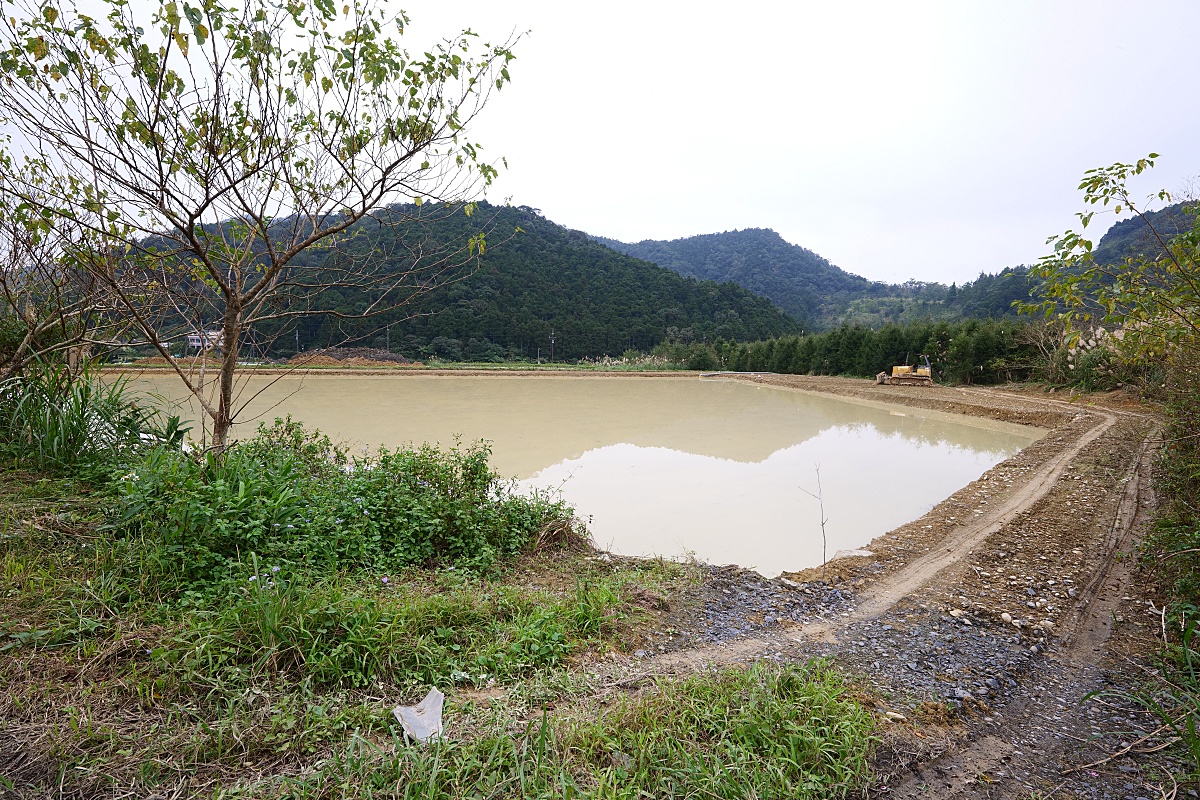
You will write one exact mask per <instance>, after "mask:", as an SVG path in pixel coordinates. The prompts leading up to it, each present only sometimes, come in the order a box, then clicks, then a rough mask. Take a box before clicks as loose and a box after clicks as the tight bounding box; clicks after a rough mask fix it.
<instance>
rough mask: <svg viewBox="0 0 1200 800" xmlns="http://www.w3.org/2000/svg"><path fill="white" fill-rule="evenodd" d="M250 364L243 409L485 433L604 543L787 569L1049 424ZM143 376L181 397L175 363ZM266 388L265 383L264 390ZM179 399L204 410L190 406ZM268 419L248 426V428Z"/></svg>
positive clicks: (386, 438)
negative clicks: (295, 372)
mask: <svg viewBox="0 0 1200 800" xmlns="http://www.w3.org/2000/svg"><path fill="white" fill-rule="evenodd" d="M268 384H269V379H267V378H263V377H257V378H251V379H250V382H249V383H248V384H247V385H246V386H245V387H244V388H243V390H242V395H243V397H245V398H250V397H251V396H254V399H253V400H251V402H250V405H249V406H248V410H247V413H246V414H244V415H243V419H247V420H252V419H253V418H254V417H256V416H257V417H260V418H263V419H270V418H273V417H275V416H282V415H284V414H291V415H292V416H293V417H294V418H296V419H300V420H303V421H304V422H305V423H306V424H307V425H309V426H311V427H318V428H320V429H321V430H323V431H325V432H326V433H328V434H329V435H330V436H331V437H332V438H334V439H335V440H341V441H345V442H349V443H352V444H353V445H354V446H356V447H363V446H368V447H375V446H378V445H385V446H387V447H393V448H394V447H398V446H400V445H403V444H406V443H412V442H440V443H442V444H449V443H451V442H453V441H454V440H455V438H456V437H461V439H462V440H463V441H472V440H478V439H488V440H490V441H491V442H492V443H493V444H492V447H493V464H494V465H495V467H496V469H497V470H499V471H500V472H501V473H502V474H504V475H511V476H514V477H516V478H518V479H520V480H521V481H522V483H523V484H524V485H528V486H538V487H553V488H554V489H555V490H556V491H560V492H561V493H562V495H563V497H564V498H565V499H566V500H568V501H569V502H570V503H572V504H573V505H574V506H575V508H576V509H577V511H578V512H579V514H580V516H581V517H582V518H584V519H590V524H589V528H590V530H591V531H592V535H593V537H594V538H595V540H596V542H597V544H599V545H600V546H602V547H605V548H607V549H611V550H613V551H614V552H618V553H625V554H630V555H665V556H671V557H675V556H679V555H683V554H686V553H693V554H695V556H696V557H697V558H700V559H702V560H704V561H709V562H713V563H718V564H725V563H737V564H741V565H743V566H747V567H752V568H755V569H757V570H759V571H760V572H762V573H763V574H765V575H776V574H778V573H779V572H782V571H785V570H795V569H800V568H802V567H806V566H812V565H815V564H820V563H821V535H820V525H819V523H820V510H819V505H818V503H817V501H816V500H815V499H813V498H812V497H810V496H808V495H807V494H806V493H805V491H808V492H812V493H813V494H815V493H816V492H817V468H818V466H819V468H820V480H821V486H822V489H823V497H824V505H825V516H826V518H827V519H828V522H827V524H826V532H827V536H828V548H827V549H828V553H829V555H833V553H834V552H835V551H837V550H841V549H853V548H858V547H861V546H863V545H864V544H866V543H867V542H869V541H870V540H871V539H872V538H874V537H875V536H877V535H879V534H880V533H883V532H885V531H887V530H890V529H891V528H894V527H896V526H898V525H901V524H903V523H905V522H907V521H909V520H912V519H915V518H916V517H918V516H920V515H921V514H923V513H925V512H926V511H927V510H929V509H930V508H932V507H933V506H934V505H936V504H937V503H938V502H939V501H941V500H942V499H944V498H945V497H947V496H949V495H950V494H952V493H953V492H955V491H956V490H958V489H959V488H961V487H963V486H965V485H966V484H968V483H970V482H971V481H972V480H974V479H975V478H977V477H978V476H979V475H981V474H982V473H983V472H985V471H986V470H987V469H988V468H990V467H991V466H993V465H994V464H996V463H998V462H999V461H1002V460H1003V459H1005V458H1007V457H1009V456H1010V455H1012V454H1013V453H1015V452H1016V451H1017V450H1019V449H1020V448H1022V447H1024V446H1026V445H1027V444H1029V443H1031V442H1033V441H1035V440H1036V439H1037V438H1039V436H1040V435H1041V432H1040V431H1038V430H1036V429H1033V428H1028V427H1024V426H1020V425H1010V424H1004V423H997V422H992V421H988V420H979V419H974V418H969V417H961V416H955V415H949V414H940V413H938V412H930V411H917V410H913V409H899V408H897V407H895V406H886V405H883V404H874V403H864V402H857V401H849V400H845V399H839V398H834V397H829V396H824V395H817V394H806V393H801V392H794V391H787V390H784V389H776V388H772V387H766V386H753V385H749V384H744V383H736V382H732V381H721V380H698V379H697V378H695V377H681V378H634V377H631V378H595V377H570V376H564V377H557V376H555V377H545V376H542V377H535V378H529V377H519V376H501V375H498V376H495V377H492V376H488V377H478V376H439V375H397V376H344V375H340V376H333V375H328V376H326V375H321V376H306V377H303V378H300V377H288V378H285V379H282V380H279V381H277V382H275V383H274V384H273V385H268ZM134 386H135V388H141V389H144V390H151V391H154V392H155V393H157V394H159V395H161V396H163V397H167V398H174V399H179V398H181V397H183V396H184V393H183V392H182V391H181V387H180V385H179V384H178V382H177V381H176V380H175V379H173V378H170V377H167V376H151V377H146V378H141V379H138V380H135V381H134ZM255 395H256V396H255ZM182 414H183V415H184V416H187V417H191V418H195V417H196V415H195V414H194V413H192V412H190V411H189V410H188V408H186V407H184V408H183V409H182ZM256 424H257V422H253V421H252V422H249V423H244V424H242V425H240V426H238V427H237V428H235V431H236V432H237V433H236V435H238V436H241V437H246V436H249V435H251V433H252V432H253V427H254V425H256Z"/></svg>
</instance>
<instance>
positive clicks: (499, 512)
mask: <svg viewBox="0 0 1200 800" xmlns="http://www.w3.org/2000/svg"><path fill="white" fill-rule="evenodd" d="M488 456H489V450H488V448H487V446H486V445H484V444H482V443H481V444H477V445H473V446H471V447H467V448H460V447H455V448H453V449H451V450H449V451H441V450H438V449H437V448H436V447H433V446H430V445H422V446H421V447H418V448H415V449H411V450H398V451H394V452H392V451H387V450H383V451H381V452H380V454H379V456H378V457H376V458H370V459H368V458H358V459H353V460H349V461H347V460H345V454H344V453H343V452H342V451H340V450H339V449H338V448H336V447H334V446H333V445H332V444H331V443H330V441H329V440H328V438H326V437H324V436H321V435H319V434H313V433H307V432H305V431H304V430H303V428H302V427H301V426H300V425H299V424H298V423H295V422H292V421H291V420H290V419H288V420H276V422H275V424H274V425H273V426H272V427H270V428H267V427H266V426H265V425H262V426H260V430H259V434H258V436H257V437H255V438H254V439H251V440H250V441H248V442H245V443H238V444H235V445H232V446H231V447H229V448H227V449H226V450H225V451H223V452H222V453H220V454H216V453H208V454H204V455H202V456H200V457H193V456H190V455H188V454H184V453H180V452H176V451H173V450H169V449H167V448H158V449H155V450H153V451H152V452H150V453H149V454H147V456H146V458H145V460H144V461H143V462H142V463H141V464H139V465H137V466H135V467H134V468H133V469H132V470H131V471H130V472H129V473H128V474H127V475H125V476H124V478H122V479H121V481H120V482H119V484H118V486H117V491H118V495H119V498H120V506H121V509H122V513H121V516H120V518H119V519H118V520H116V521H115V522H114V526H115V527H116V528H117V529H118V530H121V531H124V532H126V533H127V534H129V535H133V534H136V535H138V536H140V537H142V538H144V539H146V540H148V541H151V542H154V543H156V545H157V549H156V551H155V557H156V558H157V559H158V560H159V563H160V568H161V569H162V571H163V575H164V579H165V580H167V581H168V582H167V584H165V585H171V583H172V582H174V583H175V584H176V585H178V586H179V587H180V588H182V587H186V586H193V585H200V586H203V585H208V584H211V583H221V582H227V581H230V580H234V581H236V580H239V579H242V578H244V577H245V572H246V567H247V562H246V559H247V558H249V557H250V554H251V553H253V554H256V556H257V557H258V558H260V559H263V560H264V561H270V562H271V563H272V564H277V565H278V564H286V565H306V566H307V567H308V568H310V569H316V570H317V571H318V573H323V574H331V573H333V572H335V571H337V570H345V569H372V570H379V571H383V572H388V571H397V570H402V569H405V568H407V567H410V566H414V565H423V564H434V563H441V564H453V565H456V566H461V567H469V568H472V569H488V568H490V567H491V566H492V565H494V564H495V563H496V561H497V559H499V558H502V557H505V556H510V555H513V554H515V553H517V552H519V551H521V550H522V549H523V548H525V547H526V546H528V545H529V543H530V542H531V541H533V540H534V539H535V538H536V537H537V535H538V534H539V533H541V532H543V531H544V529H546V528H547V527H554V526H566V525H569V520H570V510H569V509H567V508H566V507H565V506H564V505H562V504H561V503H559V502H552V501H550V500H549V499H547V498H546V497H545V496H542V495H533V496H528V495H521V494H516V493H513V492H511V491H510V490H509V488H508V487H507V486H506V485H505V484H503V483H502V482H501V481H500V479H499V476H498V475H497V474H496V473H495V472H493V471H492V470H491V468H490V467H489V466H488Z"/></svg>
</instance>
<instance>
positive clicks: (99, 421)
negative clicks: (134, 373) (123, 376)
mask: <svg viewBox="0 0 1200 800" xmlns="http://www.w3.org/2000/svg"><path fill="white" fill-rule="evenodd" d="M155 416H156V414H155V412H154V411H153V410H151V409H149V408H147V407H143V406H141V405H139V404H138V403H137V402H136V400H135V399H134V397H133V396H132V394H131V393H130V392H129V389H128V385H127V384H126V382H125V381H123V380H115V381H112V382H105V381H102V380H100V377H99V375H98V374H97V373H96V372H95V371H93V370H85V371H84V372H82V373H75V372H73V371H71V370H70V369H69V368H68V367H67V365H65V364H62V363H57V362H52V361H37V362H33V363H31V364H30V365H29V367H28V368H27V369H26V370H25V372H23V373H22V374H20V375H17V376H15V377H12V378H9V379H8V380H6V381H4V382H2V383H0V453H2V454H3V455H4V456H5V457H6V458H8V459H11V460H13V461H16V462H20V463H21V464H22V465H23V466H25V467H27V468H33V469H35V470H39V471H43V472H50V473H63V472H66V471H68V470H70V471H73V472H75V473H76V474H82V473H87V474H88V475H93V474H96V473H99V472H101V471H103V470H104V469H105V468H107V467H110V466H113V465H115V464H118V463H120V462H121V461H123V460H126V459H128V458H129V457H130V455H131V453H132V452H134V451H136V450H137V449H138V448H139V447H140V446H141V444H142V434H143V433H144V432H146V431H148V430H149V429H150V428H152V427H153V422H154V419H155ZM175 429H176V430H178V423H177V422H176V424H175ZM85 477H86V475H85Z"/></svg>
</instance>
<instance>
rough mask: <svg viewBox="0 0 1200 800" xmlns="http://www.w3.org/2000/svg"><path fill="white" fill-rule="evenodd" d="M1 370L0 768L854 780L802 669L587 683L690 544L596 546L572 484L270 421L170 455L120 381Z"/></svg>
mask: <svg viewBox="0 0 1200 800" xmlns="http://www.w3.org/2000/svg"><path fill="white" fill-rule="evenodd" d="M79 381H81V382H79ZM3 391H4V392H5V401H6V402H5V404H4V405H3V406H2V407H0V416H2V417H3V418H2V419H0V423H2V427H0V457H2V458H3V463H4V465H5V468H4V470H3V471H2V472H0V685H3V686H4V687H5V691H4V693H3V695H0V792H11V793H13V794H15V795H16V796H24V795H26V794H55V795H62V796H78V797H84V796H98V795H99V796H105V795H115V794H127V793H133V794H135V795H150V794H153V793H156V792H157V793H160V794H166V795H171V796H201V795H203V796H206V797H223V796H238V797H240V796H245V797H261V796H288V797H350V796H353V797H360V796H423V797H474V796H488V795H491V796H514V797H515V796H551V795H554V796H588V797H624V796H644V794H646V793H648V794H650V795H653V796H694V795H696V794H697V793H698V792H703V793H705V794H715V795H716V796H728V797H735V796H738V797H740V796H746V794H747V793H754V792H757V793H758V794H759V795H760V796H780V795H797V794H805V795H810V796H840V795H842V794H844V793H845V792H846V791H848V790H849V789H851V788H853V787H857V786H859V785H861V784H862V782H863V781H864V780H865V777H864V776H865V771H866V770H865V764H866V761H865V759H866V754H867V753H868V752H869V743H870V731H871V724H870V720H869V717H868V716H867V715H866V713H865V712H863V711H862V710H861V708H859V706H858V705H857V704H856V703H855V702H854V701H853V700H852V699H851V695H850V693H849V690H848V689H847V687H846V686H845V685H844V681H843V679H842V678H841V676H839V675H838V674H837V673H836V672H834V671H832V670H831V669H830V668H829V667H827V666H825V665H821V664H815V665H811V666H806V667H801V666H791V667H765V666H763V667H757V668H754V669H750V670H740V669H734V670H726V671H721V672H714V673H711V674H708V675H705V676H702V677H697V678H694V679H691V680H688V681H683V682H679V683H671V684H662V685H660V686H658V687H657V688H656V689H653V690H650V691H647V692H645V693H643V694H642V695H641V696H639V697H638V698H631V699H628V700H624V701H621V702H618V703H615V704H597V703H596V702H595V701H594V700H593V699H592V698H593V695H594V694H595V692H596V691H597V689H598V687H596V686H594V685H592V684H590V683H589V678H588V674H587V672H586V671H585V670H584V669H583V667H584V666H586V665H587V664H592V663H596V662H597V661H599V660H600V659H603V658H605V657H606V656H607V655H608V654H613V653H622V652H626V651H629V650H631V649H633V647H634V646H635V644H634V643H635V641H637V640H638V636H639V632H640V630H641V629H642V628H644V627H646V626H648V625H650V624H652V623H654V622H655V621H656V620H657V619H658V617H660V616H661V615H662V614H663V611H662V610H661V609H660V599H661V598H668V597H673V596H675V595H677V594H679V593H680V592H682V591H685V590H687V589H688V587H691V586H694V585H695V583H696V581H697V580H698V569H697V568H696V567H693V566H690V565H685V564H676V563H672V562H662V561H630V560H622V559H609V558H600V557H597V555H596V554H595V553H594V551H592V550H591V548H590V547H589V546H588V545H587V543H586V540H585V539H584V535H583V533H582V532H581V530H580V529H579V528H578V525H577V523H576V522H575V521H574V519H573V517H572V512H571V509H569V508H567V507H565V506H563V505H562V504H561V503H558V502H555V501H553V500H551V499H550V498H548V497H545V496H539V495H527V494H521V493H517V492H516V491H514V489H513V488H512V487H511V486H510V485H508V484H505V483H504V482H503V481H501V480H500V479H499V478H498V476H497V475H496V474H495V473H494V472H493V471H492V470H491V469H490V467H489V466H488V453H487V450H486V447H483V446H479V445H476V446H467V447H461V448H457V449H452V450H437V449H434V448H428V447H425V448H416V449H410V450H401V451H395V452H389V451H383V452H381V453H380V454H379V455H377V456H372V457H371V458H369V459H367V458H358V459H356V458H351V457H349V456H348V455H347V454H346V453H345V452H343V451H342V450H340V449H339V448H338V447H337V446H336V445H335V444H334V443H332V442H330V441H329V440H328V439H326V438H325V437H323V436H321V435H320V434H319V433H315V432H310V431H305V430H304V429H303V428H301V427H300V426H298V425H296V424H294V423H291V422H289V421H286V420H285V421H279V422H277V423H276V424H275V425H273V426H270V427H264V428H262V429H261V430H260V432H259V434H258V435H257V436H256V437H254V438H253V439H251V440H249V441H246V442H244V443H240V444H237V445H234V446H232V447H231V448H230V449H228V450H227V451H226V452H224V453H222V454H220V455H217V454H211V453H208V454H203V453H189V452H185V449H184V448H183V447H182V444H183V437H182V431H180V429H179V423H178V421H177V420H174V421H173V420H170V419H161V418H158V417H157V416H156V415H155V414H154V413H152V412H151V411H149V410H146V409H140V408H138V407H137V406H136V405H135V404H133V403H131V402H129V401H128V400H127V399H126V397H125V396H124V395H123V389H122V387H121V386H120V385H119V384H116V385H112V384H110V385H109V386H107V387H104V386H102V385H100V384H99V383H98V382H95V381H92V379H91V378H89V377H87V376H83V377H82V378H80V379H78V381H77V380H76V379H75V378H72V377H70V376H67V375H65V374H64V373H61V372H58V371H55V370H54V369H52V368H48V369H47V370H46V371H41V372H38V371H35V372H34V373H31V374H30V375H29V376H27V377H26V378H25V379H23V382H21V383H10V384H6V385H5V386H4V387H3ZM51 433H53V434H54V437H53V438H48V435H49V434H51ZM47 441H54V442H57V444H55V445H54V446H53V447H47V445H46V443H47ZM661 605H666V603H665V602H663V603H661ZM431 686H437V687H439V688H441V689H442V690H443V691H445V692H446V693H447V696H448V706H447V710H446V714H447V721H446V725H447V731H448V737H447V739H446V740H445V741H442V742H440V743H439V744H437V745H436V746H434V747H431V748H424V747H416V746H412V745H410V744H408V743H406V742H405V740H404V738H403V733H402V731H401V730H400V728H399V726H398V724H397V723H396V720H395V718H394V717H393V716H392V713H391V711H392V708H393V707H394V706H396V705H398V704H401V703H405V702H415V701H416V700H418V699H420V697H421V696H423V695H424V693H425V692H426V691H427V690H428V689H429V687H431ZM554 706H559V708H560V710H555V709H554ZM639 793H642V794H639Z"/></svg>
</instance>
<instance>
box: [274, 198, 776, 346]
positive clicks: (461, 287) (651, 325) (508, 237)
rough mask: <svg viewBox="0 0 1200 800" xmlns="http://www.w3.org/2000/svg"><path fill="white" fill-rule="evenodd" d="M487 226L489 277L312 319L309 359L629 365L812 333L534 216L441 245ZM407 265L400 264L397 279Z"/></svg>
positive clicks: (450, 221) (735, 289) (765, 303)
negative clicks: (368, 310)
mask: <svg viewBox="0 0 1200 800" xmlns="http://www.w3.org/2000/svg"><path fill="white" fill-rule="evenodd" d="M480 217H492V223H491V224H492V225H493V227H494V232H493V234H492V235H491V236H490V237H489V242H492V243H494V244H489V247H488V248H487V250H486V253H485V254H484V256H483V257H482V259H481V262H480V266H479V269H478V271H476V272H475V273H473V274H471V275H470V276H468V277H466V278H465V279H463V280H461V281H459V282H457V283H451V284H449V285H446V286H443V287H441V288H438V289H437V290H435V291H432V292H430V293H428V294H426V295H424V296H422V297H420V298H419V299H417V300H416V301H414V302H413V303H411V304H409V305H406V306H404V307H403V308H402V309H401V310H400V312H398V313H397V314H394V315H392V316H391V317H376V318H373V319H370V320H365V321H359V320H336V319H329V318H316V317H314V318H308V319H305V320H303V321H302V323H301V328H300V337H299V339H300V346H301V349H305V350H307V349H313V348H317V347H323V346H326V345H328V344H331V343H332V344H336V343H338V342H340V341H341V340H343V339H345V338H346V337H347V336H349V337H351V338H353V339H355V340H356V341H357V342H359V343H360V344H363V345H368V346H372V347H385V346H389V345H390V347H391V349H392V350H393V351H396V352H401V353H403V354H404V355H405V356H408V357H409V358H414V359H425V358H429V357H431V356H437V357H441V358H445V359H451V360H455V359H467V360H499V359H502V358H511V357H514V356H515V357H528V358H533V357H534V356H535V355H537V354H538V352H539V350H540V353H541V355H542V356H543V357H547V356H548V355H549V353H550V351H551V348H552V347H553V349H554V354H555V357H556V358H559V359H579V358H584V357H595V356H602V355H605V354H608V355H620V354H621V353H622V352H624V351H625V350H626V349H630V348H632V349H639V350H649V349H650V348H652V347H654V346H655V345H657V344H658V343H659V342H661V341H663V340H664V339H667V338H672V339H675V340H679V341H688V340H693V339H694V340H708V341H714V340H716V339H718V338H722V339H726V340H737V341H750V340H757V339H766V338H770V337H773V336H779V335H783V334H787V333H795V332H798V331H799V330H800V325H799V323H798V322H796V320H794V319H792V318H791V317H789V316H788V315H787V314H785V313H784V312H783V311H781V310H780V309H779V308H777V307H775V306H774V305H772V304H771V302H770V301H769V300H767V299H766V298H764V297H760V296H758V295H755V294H754V293H752V292H751V291H749V290H747V289H745V288H742V287H740V286H737V285H735V284H734V283H731V282H728V281H725V282H714V281H708V280H697V279H696V278H690V277H684V276H681V275H679V274H678V273H676V272H674V271H672V270H669V269H665V268H663V267H660V266H657V265H655V264H652V263H650V262H649V261H644V260H641V259H638V258H634V257H632V256H629V255H625V254H623V253H619V252H616V251H615V250H613V249H610V248H608V247H605V246H604V245H602V244H600V243H598V242H596V241H593V240H592V238H591V237H589V236H587V235H586V234H584V233H581V232H580V231H574V230H570V229H568V228H565V227H563V226H561V225H558V224H555V223H554V222H551V221H550V220H548V219H546V218H545V217H543V216H542V215H541V214H540V213H539V212H537V211H536V210H535V209H532V208H528V207H520V208H513V207H498V206H490V205H487V204H484V205H483V207H482V208H481V209H480V211H479V212H477V215H476V216H475V217H473V218H471V219H468V218H466V217H465V216H464V215H463V214H455V215H453V216H450V217H449V218H447V219H444V220H442V221H441V222H439V223H437V226H436V229H435V230H433V231H432V232H431V234H432V236H433V237H434V238H435V239H437V240H441V241H451V240H458V241H465V240H466V238H467V237H468V236H469V235H470V234H472V233H474V232H475V227H476V226H477V225H478V220H479V218H480ZM427 233H429V232H427ZM362 234H363V236H364V237H365V238H364V239H360V240H359V242H358V244H357V246H359V247H363V248H371V249H378V250H379V251H381V252H403V251H404V248H403V247H396V246H395V244H396V242H395V241H390V240H389V238H390V237H398V236H403V230H402V229H399V228H387V227H384V228H378V227H374V228H363V229H362ZM308 257H311V258H315V257H318V256H317V255H313V256H308ZM405 266H406V264H405V262H403V261H397V262H396V264H395V267H394V268H395V270H397V271H399V270H401V269H403V268H404V267H405ZM343 294H344V295H345V296H344V297H342V298H341V299H340V300H339V303H340V304H341V305H342V306H344V307H345V308H346V309H353V308H356V307H359V306H362V305H365V303H366V300H367V299H368V298H365V297H359V296H357V295H356V294H354V293H352V292H346V293H343ZM389 323H390V332H387V331H386V330H385V326H388V325H389ZM271 333H272V332H270V331H264V336H263V340H273V341H276V342H277V344H276V346H275V347H274V348H273V349H272V353H273V354H280V355H290V354H291V353H292V352H294V349H295V344H294V342H295V337H294V336H293V334H291V333H287V334H286V335H282V336H280V335H275V336H271V335H270V334H271ZM274 333H276V334H278V333H279V332H278V331H276V332H274ZM552 335H553V338H554V341H553V344H552V342H551V336H552Z"/></svg>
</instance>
